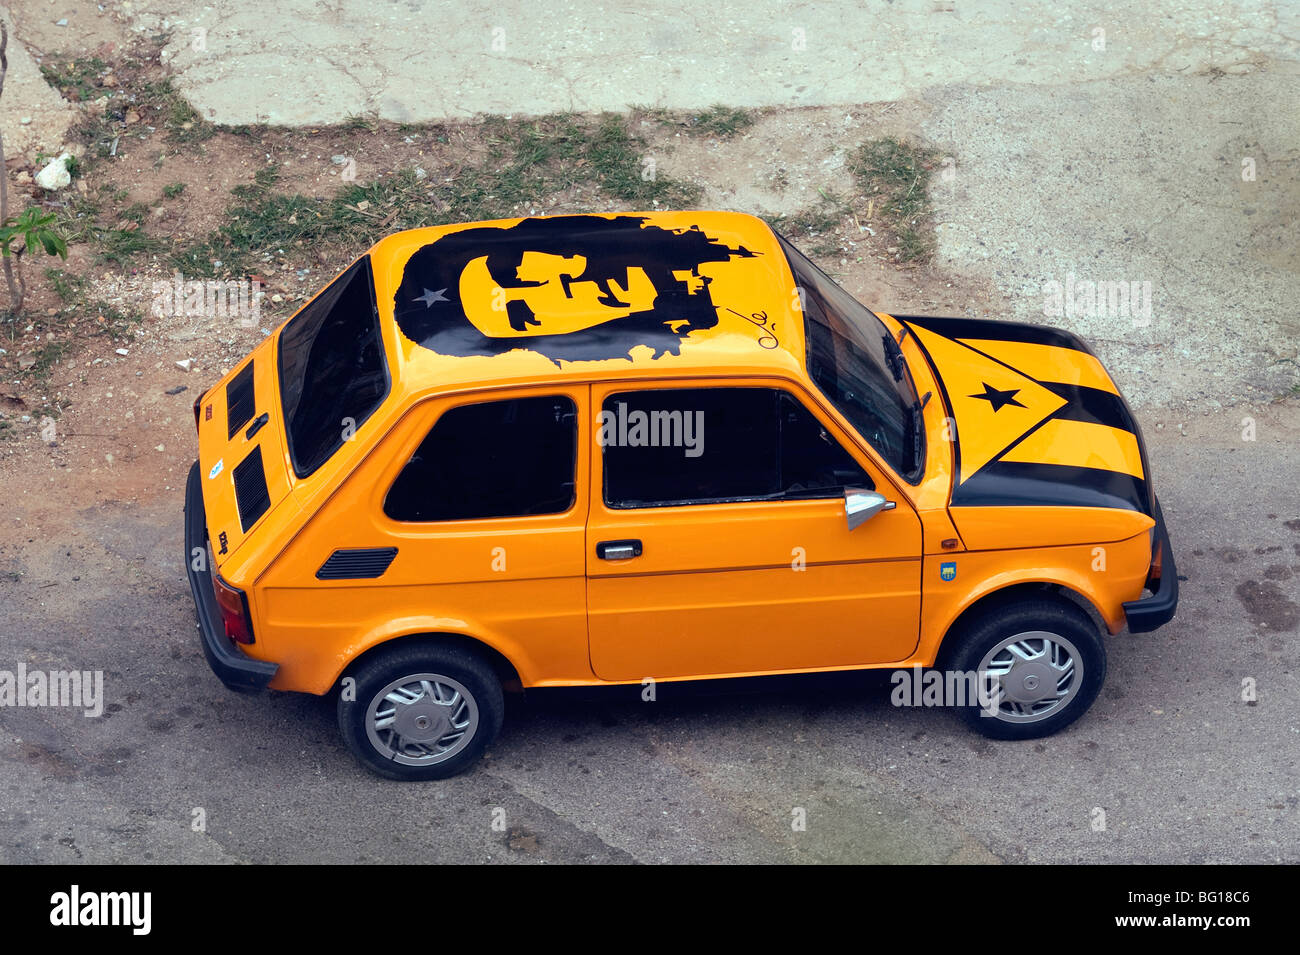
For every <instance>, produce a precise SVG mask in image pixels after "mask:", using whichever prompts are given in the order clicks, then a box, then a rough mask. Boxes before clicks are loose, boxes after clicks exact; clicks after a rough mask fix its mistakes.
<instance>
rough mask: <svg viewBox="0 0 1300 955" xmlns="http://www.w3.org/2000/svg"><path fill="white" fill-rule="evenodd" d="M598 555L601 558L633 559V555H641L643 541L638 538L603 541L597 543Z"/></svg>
mask: <svg viewBox="0 0 1300 955" xmlns="http://www.w3.org/2000/svg"><path fill="white" fill-rule="evenodd" d="M596 556H597V557H599V558H600V559H601V560H631V559H632V558H633V557H640V556H641V542H640V541H638V540H627V541H601V542H600V543H599V544H597V545H596Z"/></svg>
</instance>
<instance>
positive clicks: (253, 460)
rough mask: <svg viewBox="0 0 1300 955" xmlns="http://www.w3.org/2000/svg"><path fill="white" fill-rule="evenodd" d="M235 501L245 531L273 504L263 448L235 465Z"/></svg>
mask: <svg viewBox="0 0 1300 955" xmlns="http://www.w3.org/2000/svg"><path fill="white" fill-rule="evenodd" d="M234 478H235V501H236V503H237V504H238V505H239V525H240V527H242V528H243V530H244V533H248V529H249V528H250V527H252V526H253V525H254V524H256V523H257V519H258V518H259V517H261V516H262V515H263V514H265V513H266V510H267V508H269V507H270V506H271V495H270V494H269V493H267V490H266V471H265V470H263V468H262V449H261V447H256V448H254V449H253V453H252V454H250V455H249V456H248V457H246V458H244V460H242V461H240V462H239V463H238V464H236V465H235V471H234Z"/></svg>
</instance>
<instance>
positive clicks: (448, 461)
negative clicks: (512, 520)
mask: <svg viewBox="0 0 1300 955" xmlns="http://www.w3.org/2000/svg"><path fill="white" fill-rule="evenodd" d="M577 450H578V414H577V408H576V407H575V406H574V403H573V401H572V399H570V398H568V397H566V396H564V395H548V396H545V397H536V398H533V397H530V398H512V399H509V400H505V401H485V402H482V403H479V404H473V405H461V406H459V407H456V408H452V409H450V410H448V411H447V412H446V413H445V414H443V415H442V416H441V417H440V418H439V419H438V421H437V423H435V424H434V426H433V428H432V429H430V431H429V433H428V435H427V436H426V437H425V439H424V440H423V441H422V442H420V446H419V448H417V449H416V451H415V453H414V454H413V455H411V460H410V461H408V462H407V464H406V467H404V468H403V469H402V473H401V474H399V475H398V476H397V480H396V481H394V482H393V486H392V487H391V488H389V491H388V494H387V496H386V497H385V498H384V513H385V514H387V515H388V516H389V517H390V518H392V519H393V520H395V521H469V520H476V519H480V518H500V517H528V516H533V515H537V514H560V513H563V512H564V511H567V510H568V509H569V508H570V507H572V506H573V501H574V484H573V480H574V468H575V464H576V459H577Z"/></svg>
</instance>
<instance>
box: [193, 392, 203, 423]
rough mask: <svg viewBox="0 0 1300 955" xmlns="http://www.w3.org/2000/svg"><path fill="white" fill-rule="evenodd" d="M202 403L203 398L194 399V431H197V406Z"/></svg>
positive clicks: (200, 396)
mask: <svg viewBox="0 0 1300 955" xmlns="http://www.w3.org/2000/svg"><path fill="white" fill-rule="evenodd" d="M202 403H203V396H202V395H199V396H198V397H197V398H195V399H194V430H195V432H198V431H199V405H200V404H202Z"/></svg>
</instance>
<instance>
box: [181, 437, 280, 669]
mask: <svg viewBox="0 0 1300 955" xmlns="http://www.w3.org/2000/svg"><path fill="white" fill-rule="evenodd" d="M207 524H208V522H207V515H206V513H205V512H204V509H203V485H202V478H201V477H200V475H199V463H198V462H197V461H195V462H194V466H193V467H192V468H190V476H189V480H188V481H186V483H185V568H186V573H188V575H189V579H190V593H191V594H193V596H194V611H195V614H196V615H197V617H198V621H199V632H200V634H201V639H202V643H203V655H204V656H205V657H207V658H208V666H210V667H212V672H213V673H215V674H216V675H217V677H218V679H220V680H221V682H222V683H224V684H225V685H226V686H227V687H229V688H230V689H232V690H260V689H262V688H263V687H264V686H266V685H267V684H268V683H270V682H271V679H272V678H273V677H274V676H275V674H276V671H277V670H279V669H280V665H279V664H278V663H268V662H267V661H265V660H254V659H253V658H252V657H249V656H245V655H244V654H243V653H242V652H241V651H240V650H239V649H238V648H237V647H236V646H235V644H234V641H232V640H230V639H229V638H228V637H227V636H226V628H225V626H224V625H223V624H222V622H221V611H220V609H219V608H218V607H217V596H216V594H215V593H214V592H213V590H212V568H211V567H209V566H208V553H207V546H206V545H207V539H208V527H207ZM196 550H198V551H199V552H200V554H201V555H202V559H197V560H196V559H195V558H196V557H197V556H198V555H196V554H195V551H196ZM195 565H198V566H199V567H201V568H202V569H201V570H196V569H195Z"/></svg>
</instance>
